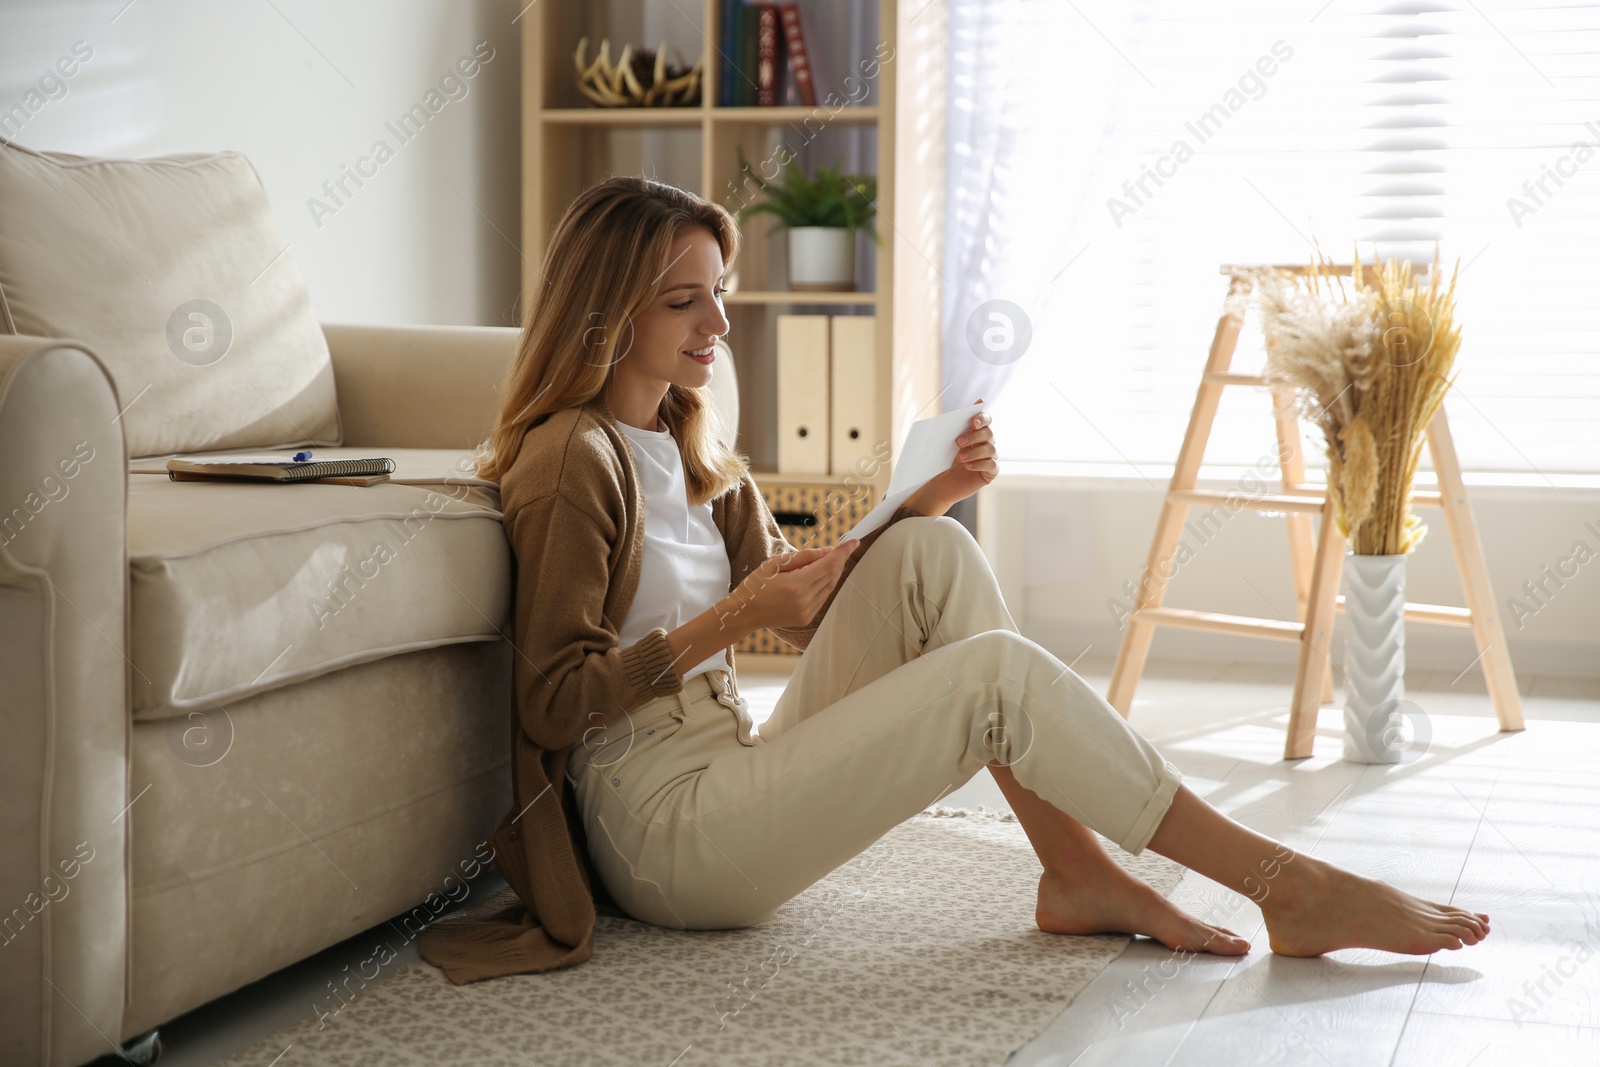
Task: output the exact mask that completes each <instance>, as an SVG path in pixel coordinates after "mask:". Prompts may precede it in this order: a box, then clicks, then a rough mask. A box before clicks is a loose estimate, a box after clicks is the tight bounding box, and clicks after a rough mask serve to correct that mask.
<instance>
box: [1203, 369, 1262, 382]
mask: <svg viewBox="0 0 1600 1067" xmlns="http://www.w3.org/2000/svg"><path fill="white" fill-rule="evenodd" d="M1205 380H1206V381H1208V382H1210V383H1211V384H1212V385H1266V384H1267V380H1266V379H1265V378H1263V377H1262V376H1261V375H1259V374H1244V373H1241V372H1239V371H1231V370H1208V371H1206V373H1205Z"/></svg>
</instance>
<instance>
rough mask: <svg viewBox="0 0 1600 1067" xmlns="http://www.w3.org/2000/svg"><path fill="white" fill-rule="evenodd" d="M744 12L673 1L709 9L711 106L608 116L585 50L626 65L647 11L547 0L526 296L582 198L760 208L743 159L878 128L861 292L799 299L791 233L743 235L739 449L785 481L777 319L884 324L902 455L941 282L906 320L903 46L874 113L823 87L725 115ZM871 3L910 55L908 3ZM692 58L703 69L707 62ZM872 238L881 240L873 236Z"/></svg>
mask: <svg viewBox="0 0 1600 1067" xmlns="http://www.w3.org/2000/svg"><path fill="white" fill-rule="evenodd" d="M730 2H737V0H699V2H698V3H695V2H694V0H690V2H689V3H680V4H676V5H673V11H674V12H676V14H675V15H673V17H674V18H677V17H682V18H688V19H692V18H694V17H695V16H696V15H698V17H699V20H700V22H699V26H698V27H697V35H696V38H695V39H696V40H698V41H700V43H701V44H702V46H703V49H704V50H703V56H704V60H705V65H704V69H703V82H702V85H703V90H702V93H701V98H702V102H701V104H700V105H699V106H697V107H685V108H601V107H597V106H593V105H591V104H589V103H588V102H587V101H585V100H584V98H583V97H582V95H581V94H580V93H579V92H578V90H577V87H576V85H575V83H574V76H573V61H572V55H573V52H574V50H575V49H576V47H577V43H578V40H579V38H581V37H585V36H587V37H588V38H589V42H590V45H589V54H590V55H591V56H593V55H594V54H595V50H596V48H597V47H598V44H599V41H600V40H601V39H602V38H609V39H610V41H611V54H612V56H613V57H615V56H616V55H618V54H619V53H620V51H621V47H622V45H623V44H625V43H629V42H636V41H638V39H639V32H638V29H637V27H638V25H639V24H640V22H641V20H640V18H639V16H638V9H639V7H640V5H639V4H638V3H637V2H635V3H633V4H632V6H631V7H630V6H629V3H628V0H619V2H617V3H606V2H601V3H594V4H590V3H584V2H581V0H544V2H542V3H539V4H535V5H533V6H531V7H530V8H529V9H528V10H527V11H526V12H525V13H524V14H523V16H522V27H523V56H522V130H523V145H522V175H523V198H522V248H521V251H522V255H523V259H524V264H525V265H524V271H523V274H524V285H523V290H524V293H525V294H527V293H530V292H532V288H531V287H532V283H533V282H534V280H535V279H537V277H538V270H539V267H540V265H541V264H542V261H543V258H544V253H545V245H546V241H547V240H548V237H549V234H550V232H551V230H552V229H553V227H554V224H555V222H556V221H557V219H559V217H560V215H561V212H562V211H563V210H564V209H565V208H566V206H567V205H568V204H569V203H570V202H571V201H572V200H573V198H575V197H576V196H577V195H578V194H579V193H580V192H581V191H582V190H583V189H585V188H587V187H588V186H589V185H591V184H593V183H594V182H595V181H598V180H600V179H601V178H603V177H605V176H607V175H608V174H626V173H636V174H637V173H643V174H645V175H647V176H649V177H652V178H657V179H659V180H661V181H666V182H670V183H672V184H675V185H678V186H680V187H683V188H687V189H691V190H692V191H694V192H696V193H699V194H700V195H701V196H704V197H706V198H707V199H710V200H715V201H716V202H718V203H720V204H722V205H723V206H724V207H726V208H728V209H729V210H730V211H733V212H735V213H737V210H738V208H739V207H741V206H742V205H743V204H744V203H747V202H749V201H750V200H752V199H753V198H754V197H753V196H752V193H753V189H752V188H747V189H745V191H744V192H743V194H742V195H741V193H740V192H738V191H737V190H738V188H739V187H738V185H737V184H736V178H737V177H738V176H739V165H738V152H739V151H740V150H741V149H742V150H743V153H744V155H745V158H746V159H747V160H749V161H750V162H752V163H760V162H762V161H763V160H766V159H767V158H768V157H769V156H770V155H771V154H772V152H773V149H774V146H776V145H777V144H778V143H779V142H780V141H783V142H785V143H789V144H791V145H803V144H804V143H806V142H807V141H808V140H810V138H806V137H804V135H805V134H806V133H808V132H811V133H814V132H815V131H816V130H818V129H838V130H847V131H871V132H873V133H875V135H876V143H875V145H874V146H872V147H873V148H874V149H875V150H874V151H872V152H871V154H870V156H869V157H868V158H867V159H863V160H862V165H863V169H868V170H871V171H873V172H875V173H876V174H877V176H878V211H879V214H878V219H877V222H876V229H877V231H878V233H879V235H880V236H881V237H882V239H883V243H882V244H881V245H878V246H876V247H874V248H873V250H872V252H871V253H868V254H865V255H860V256H858V263H860V262H861V261H862V260H865V261H866V262H868V263H870V264H871V270H870V273H869V275H868V276H865V277H859V276H858V278H857V286H858V288H859V291H853V292H803V291H790V290H788V289H787V278H786V273H787V268H786V264H785V262H784V256H783V255H782V253H783V251H784V241H785V238H784V236H783V235H782V234H781V233H769V232H768V231H769V223H770V217H766V216H763V217H761V218H757V219H753V220H751V223H752V224H751V225H748V226H745V225H741V230H742V233H743V238H744V245H743V249H742V251H741V253H740V255H739V258H738V260H737V261H736V263H735V264H734V266H733V270H732V271H731V272H730V279H729V280H730V291H729V292H728V293H727V295H726V297H725V298H724V307H725V308H726V310H727V313H728V318H729V321H730V324H731V326H732V329H731V332H730V334H729V339H728V340H729V346H730V347H731V348H732V350H733V353H734V358H735V362H736V365H737V367H738V372H739V381H740V387H739V388H740V410H741V417H740V422H741V426H740V437H739V441H740V447H741V448H742V449H743V450H744V451H745V453H746V454H747V455H749V456H750V459H751V463H752V466H753V467H754V468H756V469H758V470H768V471H770V470H772V469H773V468H775V467H776V465H777V455H776V448H777V435H776V425H775V423H776V368H775V362H774V347H775V344H776V339H775V333H776V325H775V320H776V317H777V315H779V314H785V313H793V312H795V311H796V309H800V310H801V311H804V310H807V309H809V310H811V311H813V312H815V313H817V314H831V315H839V314H869V315H874V316H875V317H876V326H875V333H876V341H877V345H876V355H877V363H878V367H877V372H878V373H877V396H878V398H879V400H878V403H879V409H880V410H879V417H878V425H879V426H880V427H882V428H883V429H882V436H883V437H884V438H885V439H887V440H888V441H889V443H890V446H891V448H894V449H896V450H897V449H898V447H899V444H900V441H901V440H902V439H903V438H904V435H905V431H906V427H907V426H909V424H910V421H911V419H912V418H913V417H914V415H915V413H916V412H917V411H918V410H919V409H920V408H921V407H923V406H924V405H926V404H927V402H928V401H929V400H931V399H932V398H933V397H934V395H935V393H936V392H937V380H938V351H937V348H936V347H933V348H930V347H929V346H928V344H927V342H926V338H927V336H928V335H929V332H930V330H929V328H928V325H927V324H928V323H930V322H934V323H936V322H937V301H938V293H937V290H936V288H934V287H931V286H928V285H926V284H922V283H921V280H919V282H918V284H917V285H915V286H909V285H908V286H902V290H901V291H902V296H901V298H900V299H901V303H902V305H905V304H906V303H907V302H908V301H909V302H910V304H911V306H910V307H909V309H906V308H904V307H903V309H902V313H901V315H900V316H898V317H897V315H896V297H895V291H896V286H895V280H894V273H895V259H896V251H897V246H905V247H906V250H909V246H907V245H906V241H905V239H904V238H903V237H902V236H901V231H902V230H911V229H913V227H911V226H904V227H897V226H896V225H895V223H894V220H895V218H896V214H895V212H896V182H895V154H896V136H895V135H896V99H897V97H896V75H897V72H898V68H900V67H902V66H904V65H905V60H904V58H902V57H900V56H898V55H897V53H896V52H895V51H889V52H888V53H887V54H888V55H889V56H890V58H888V59H886V60H884V61H883V62H881V63H880V64H879V66H878V74H877V76H876V78H875V79H873V80H874V82H875V86H876V89H875V92H876V99H875V102H874V103H871V104H848V103H845V104H843V106H841V103H840V102H841V100H843V99H844V98H845V94H844V91H843V90H842V89H841V90H839V93H840V95H839V97H838V98H836V99H835V101H834V103H833V104H831V105H830V104H828V103H827V101H828V94H829V91H830V89H829V87H828V86H826V85H823V84H821V83H820V82H819V84H818V85H817V98H818V100H819V106H818V107H815V108H809V107H783V106H780V107H718V106H716V104H715V96H716V86H717V83H718V68H719V64H720V63H722V62H723V58H722V56H721V55H720V54H719V53H718V50H717V48H715V47H713V45H712V42H713V41H714V40H715V39H716V36H717V32H718V31H717V27H719V26H720V20H719V11H720V5H721V4H722V3H730ZM869 2H873V3H875V4H876V10H877V18H878V31H877V36H878V39H879V44H878V47H882V45H885V44H886V45H887V46H888V48H889V49H890V50H893V49H895V42H896V40H897V34H896V29H897V20H898V19H899V17H900V12H899V5H898V4H897V2H896V0H869ZM680 28H681V27H680ZM806 31H807V39H808V42H810V41H812V40H814V39H815V38H816V37H817V34H816V33H815V31H814V29H813V28H812V27H810V26H807V27H806ZM685 32H687V31H685ZM647 43H649V44H650V45H651V46H652V47H653V46H654V44H655V42H654V41H651V42H647ZM864 53H865V54H864V55H862V56H852V57H849V65H850V67H851V69H852V72H854V69H855V65H856V64H857V63H858V62H859V61H861V60H864V59H866V58H868V57H869V56H871V55H872V54H873V46H870V45H869V46H867V47H866V48H865V49H864ZM683 58H684V59H685V60H686V61H689V62H693V61H694V60H695V59H697V58H699V57H698V56H694V55H685V56H684V57H683ZM844 66H845V64H840V67H841V68H842V67H844ZM856 96H857V98H859V96H860V94H856ZM867 99H869V100H870V99H873V98H872V97H870V96H869V97H867ZM800 158H801V160H802V161H803V162H805V163H806V164H807V165H808V166H815V165H817V164H818V163H822V164H832V163H833V162H834V159H833V158H831V156H830V157H829V158H821V157H819V156H816V155H815V154H813V155H812V156H811V157H810V158H808V157H807V155H806V154H804V152H803V150H802V154H801V157H800ZM869 159H870V165H869V164H868V160H869ZM923 229H924V230H925V229H926V227H925V226H924V227H923ZM858 241H860V242H862V243H863V244H866V245H871V243H872V242H871V239H870V238H869V237H866V236H864V235H863V236H861V237H859V238H858ZM922 258H923V259H927V258H928V257H926V256H923V257H922ZM930 262H931V260H930ZM858 273H859V272H858ZM930 289H932V290H933V291H930ZM525 299H526V296H525ZM908 315H909V317H910V318H911V319H914V322H915V328H914V329H913V330H912V331H911V332H912V333H913V334H916V335H918V336H917V337H916V338H912V337H910V336H908V337H906V338H902V339H901V340H900V342H899V349H898V352H897V339H896V337H895V324H896V322H897V321H900V322H905V321H907V319H908ZM913 349H914V351H913ZM869 447H870V446H869ZM888 477H889V470H888V469H887V466H886V465H885V469H884V470H882V471H881V472H880V474H879V476H878V478H877V479H875V481H878V482H879V485H878V488H879V489H880V490H881V489H884V488H886V487H887V484H888Z"/></svg>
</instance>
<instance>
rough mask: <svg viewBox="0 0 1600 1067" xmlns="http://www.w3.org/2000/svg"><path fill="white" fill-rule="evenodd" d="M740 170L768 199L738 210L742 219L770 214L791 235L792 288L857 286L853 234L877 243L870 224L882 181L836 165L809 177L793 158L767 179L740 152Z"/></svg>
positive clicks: (808, 289)
mask: <svg viewBox="0 0 1600 1067" xmlns="http://www.w3.org/2000/svg"><path fill="white" fill-rule="evenodd" d="M739 169H740V170H741V171H743V172H744V173H746V174H748V175H750V177H751V179H752V180H753V181H754V182H755V184H756V187H757V188H759V189H760V190H761V192H762V193H763V194H765V197H766V198H765V199H764V200H761V201H759V202H757V203H754V204H747V205H746V206H744V207H742V208H740V209H739V218H740V219H741V220H747V219H750V218H752V217H754V216H756V215H762V214H766V215H771V216H773V218H774V219H776V220H777V221H776V222H775V223H774V225H773V229H774V230H779V229H787V230H788V231H789V287H790V288H791V289H801V290H806V291H819V290H840V289H854V288H855V275H856V271H855V266H856V256H855V251H856V247H855V231H857V230H861V231H863V232H865V233H867V234H868V235H870V236H871V237H872V239H873V240H874V241H875V242H877V243H878V244H880V245H881V244H882V243H883V239H882V238H881V237H879V236H878V233H877V230H876V228H875V227H874V226H873V224H872V219H873V215H874V213H875V212H876V211H877V207H876V201H877V199H878V179H877V177H876V176H875V175H872V174H845V173H843V172H842V170H841V169H840V166H839V165H838V164H835V165H834V166H831V167H818V168H817V170H816V174H815V175H813V176H811V177H807V176H806V173H805V171H804V170H803V169H802V168H801V167H800V166H799V165H798V164H796V163H794V162H793V161H792V160H791V161H789V162H786V163H785V164H784V165H783V167H782V173H781V175H780V176H779V177H778V178H777V179H776V180H773V181H766V180H764V179H763V178H762V177H761V175H759V174H757V173H756V172H755V170H754V169H753V168H752V167H751V166H750V164H749V163H748V162H747V161H746V160H745V158H744V152H743V150H740V152H739Z"/></svg>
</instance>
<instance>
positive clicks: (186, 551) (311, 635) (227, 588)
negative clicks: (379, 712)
mask: <svg viewBox="0 0 1600 1067" xmlns="http://www.w3.org/2000/svg"><path fill="white" fill-rule="evenodd" d="M362 451H365V452H366V453H367V454H373V451H372V450H360V449H354V450H346V449H335V450H329V451H328V452H327V453H325V455H326V458H330V459H336V458H352V457H353V456H355V455H358V454H360V453H361V452H362ZM378 454H381V455H386V456H390V457H392V458H394V459H395V460H396V462H397V465H398V468H399V469H398V470H397V471H396V477H397V479H398V480H393V481H390V482H384V483H379V484H377V485H372V486H350V485H316V484H311V485H252V484H244V483H235V482H174V481H170V480H168V479H167V478H166V477H164V476H160V475H157V474H151V473H144V472H142V471H141V470H140V468H141V465H139V464H135V465H134V469H135V471H136V473H133V474H130V476H129V479H128V482H129V485H128V565H129V574H130V584H131V603H132V606H131V614H132V620H131V635H132V640H131V642H130V643H131V650H130V657H129V658H130V661H131V663H132V665H133V683H132V685H133V695H132V705H133V711H134V715H135V718H138V719H152V718H164V717H168V716H173V715H181V714H184V713H186V712H188V711H191V710H196V709H209V708H215V707H217V706H220V705H224V704H226V703H227V702H230V701H235V700H239V699H241V698H243V697H245V696H249V695H251V694H254V693H258V692H262V691H264V690H267V689H272V688H275V687H278V686H282V685H288V684H290V683H293V682H298V681H301V680H303V679H306V678H312V677H316V676H317V675H320V674H326V673H329V672H331V671H335V670H338V669H339V668H341V667H345V666H348V665H350V664H354V663H362V662H365V661H368V660H374V659H379V658H381V657H383V656H388V655H390V654H393V653H396V652H403V651H410V650H413V649H419V648H431V647H435V646H439V645H447V644H453V643H457V642H463V641H495V640H499V639H500V636H501V634H502V633H504V632H508V631H507V620H508V618H509V614H510V609H511V559H512V557H511V550H510V546H509V545H508V544H507V542H506V538H505V533H504V531H503V529H502V527H501V525H500V511H499V493H498V491H497V490H496V489H495V488H494V486H493V485H491V484H489V483H485V482H482V481H481V480H479V479H476V478H466V477H462V476H460V475H459V474H458V473H452V472H459V471H460V469H461V467H460V465H459V463H458V460H461V459H462V458H463V454H461V453H454V452H429V451H424V450H408V449H383V450H380V451H379V452H378ZM323 456H324V453H323V452H321V451H319V453H318V458H323ZM142 466H143V468H144V470H149V469H150V468H151V467H152V466H153V465H151V464H145V465H142Z"/></svg>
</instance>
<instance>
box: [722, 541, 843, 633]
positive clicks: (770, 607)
mask: <svg viewBox="0 0 1600 1067" xmlns="http://www.w3.org/2000/svg"><path fill="white" fill-rule="evenodd" d="M860 545H861V542H860V540H859V539H857V540H852V541H845V542H843V543H842V544H839V545H835V546H832V547H825V548H803V549H800V550H799V551H796V552H784V553H780V554H779V555H776V556H773V557H772V558H771V559H769V560H767V561H766V562H765V563H763V564H761V566H759V567H757V568H756V569H755V570H753V571H751V572H750V573H749V574H748V575H746V576H745V579H744V581H742V582H740V583H739V585H738V588H736V589H735V590H734V591H733V592H732V593H731V594H730V596H731V597H732V598H733V599H734V601H735V603H734V612H736V613H737V614H736V617H737V618H739V619H740V620H741V621H742V622H743V623H745V624H746V625H748V626H751V627H752V631H754V630H759V629H761V628H762V627H779V628H783V627H791V626H804V625H805V624H806V623H808V622H810V621H811V619H812V617H813V616H815V615H816V613H817V612H818V611H820V610H821V609H822V605H823V604H826V603H827V602H828V596H829V595H830V594H831V593H832V592H833V588H834V586H836V585H838V584H839V576H840V575H841V574H843V573H844V565H845V563H847V562H848V561H849V559H850V556H851V554H852V553H853V552H855V550H856V549H857V548H858V547H860Z"/></svg>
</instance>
